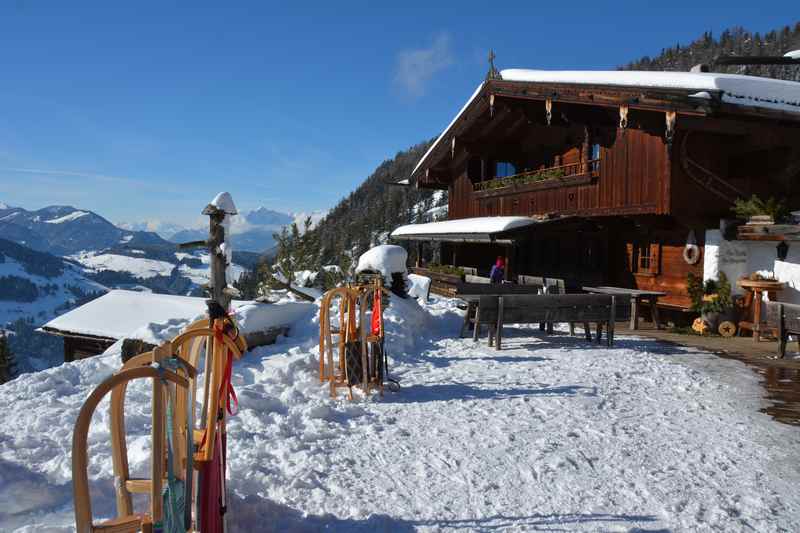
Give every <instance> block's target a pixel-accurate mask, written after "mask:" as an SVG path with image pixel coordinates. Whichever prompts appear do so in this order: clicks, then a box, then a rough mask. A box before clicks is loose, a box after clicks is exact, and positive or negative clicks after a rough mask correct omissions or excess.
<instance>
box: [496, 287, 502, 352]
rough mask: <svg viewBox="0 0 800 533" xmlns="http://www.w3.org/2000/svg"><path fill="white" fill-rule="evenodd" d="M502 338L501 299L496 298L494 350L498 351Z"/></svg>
mask: <svg viewBox="0 0 800 533" xmlns="http://www.w3.org/2000/svg"><path fill="white" fill-rule="evenodd" d="M502 337H503V297H502V296H500V297H498V300H497V332H496V339H495V348H496V349H497V350H498V351H499V350H500V342H501V339H502Z"/></svg>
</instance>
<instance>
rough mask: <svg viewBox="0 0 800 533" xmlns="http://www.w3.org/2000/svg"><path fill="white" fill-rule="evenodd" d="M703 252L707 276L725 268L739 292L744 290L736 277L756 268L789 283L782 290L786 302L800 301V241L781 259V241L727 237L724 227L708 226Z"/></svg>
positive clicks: (762, 272)
mask: <svg viewBox="0 0 800 533" xmlns="http://www.w3.org/2000/svg"><path fill="white" fill-rule="evenodd" d="M705 242H706V244H705V249H704V253H703V280H707V279H712V278H713V279H716V278H717V277H718V276H719V272H720V271H722V272H725V275H726V276H728V279H729V280H730V281H731V288H732V289H733V292H734V293H735V294H742V293H743V291H742V290H741V289H740V288H739V287H738V286H737V285H736V280H738V279H739V278H741V277H742V276H748V275H750V274H751V273H753V272H758V273H759V274H762V275H765V276H774V277H775V278H776V279H778V280H779V281H782V282H783V283H785V284H786V288H785V289H784V290H783V291H781V292H780V293H778V299H779V300H780V301H782V302H790V303H796V304H800V242H790V243H789V253H788V255H787V256H786V260H785V261H779V260H778V253H777V250H776V247H777V245H778V243H777V242H758V241H726V240H725V239H723V238H722V232H721V231H720V230H716V229H715V230H707V231H706V240H705Z"/></svg>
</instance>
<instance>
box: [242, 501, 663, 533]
mask: <svg viewBox="0 0 800 533" xmlns="http://www.w3.org/2000/svg"><path fill="white" fill-rule="evenodd" d="M229 509H230V514H229V515H228V525H229V527H230V528H231V530H232V531H253V530H258V531H265V532H272V531H292V532H298V533H312V532H317V531H329V532H330V531H332V532H367V531H369V532H393V533H410V532H413V531H417V530H418V529H419V528H435V529H437V530H475V529H478V530H481V531H492V530H502V529H507V528H509V527H525V528H526V529H527V530H530V531H535V530H538V529H546V530H547V531H558V530H559V529H557V527H558V526H564V527H565V528H570V527H574V526H576V525H579V524H585V525H587V526H591V525H593V524H594V525H596V526H597V527H601V528H602V526H601V524H605V525H609V524H615V523H616V524H619V525H626V526H638V525H642V524H646V523H649V522H655V521H656V518H655V517H654V516H652V515H628V514H604V513H593V514H572V513H568V514H542V515H529V516H505V515H495V516H491V517H486V518H468V519H450V520H448V519H442V520H405V519H400V518H395V517H391V516H389V515H385V514H375V515H372V516H370V517H369V518H365V519H353V518H338V517H336V516H333V515H330V514H326V515H304V514H303V513H302V512H300V511H298V510H296V509H292V508H291V507H289V506H287V505H283V504H279V503H276V502H273V501H271V500H269V499H266V498H261V497H259V496H256V495H249V496H247V497H246V498H240V497H236V496H234V497H232V498H231V499H230V500H229ZM554 526H555V527H556V529H554ZM630 531H638V532H645V531H648V532H650V533H656V532H659V533H664V532H666V531H668V530H666V529H652V530H648V529H641V528H639V527H633V529H630Z"/></svg>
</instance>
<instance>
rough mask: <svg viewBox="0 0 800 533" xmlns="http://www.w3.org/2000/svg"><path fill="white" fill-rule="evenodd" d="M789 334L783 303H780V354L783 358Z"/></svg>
mask: <svg viewBox="0 0 800 533" xmlns="http://www.w3.org/2000/svg"><path fill="white" fill-rule="evenodd" d="M787 337H788V335H787V333H786V328H785V326H784V323H783V304H780V303H779V304H778V343H779V344H778V354H779V355H780V357H781V359H783V358H784V357H785V356H786V339H787Z"/></svg>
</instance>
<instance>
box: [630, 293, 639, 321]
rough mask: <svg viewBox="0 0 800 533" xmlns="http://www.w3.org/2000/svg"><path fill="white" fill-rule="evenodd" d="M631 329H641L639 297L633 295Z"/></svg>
mask: <svg viewBox="0 0 800 533" xmlns="http://www.w3.org/2000/svg"><path fill="white" fill-rule="evenodd" d="M630 329H639V298H637V297H636V296H632V297H631V326H630Z"/></svg>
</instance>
